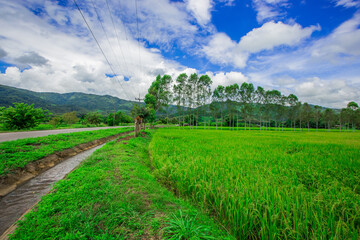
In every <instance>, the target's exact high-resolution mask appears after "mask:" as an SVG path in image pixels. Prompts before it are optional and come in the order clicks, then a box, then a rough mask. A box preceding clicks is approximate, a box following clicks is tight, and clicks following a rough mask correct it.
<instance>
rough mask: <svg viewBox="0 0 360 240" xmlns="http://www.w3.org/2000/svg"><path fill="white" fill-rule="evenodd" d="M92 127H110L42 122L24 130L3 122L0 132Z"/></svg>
mask: <svg viewBox="0 0 360 240" xmlns="http://www.w3.org/2000/svg"><path fill="white" fill-rule="evenodd" d="M133 125H134V124H133V123H123V124H121V126H130V127H131V126H133ZM92 127H108V125H106V124H104V123H101V124H100V125H95V124H81V123H75V124H71V125H69V124H62V125H60V126H57V127H54V126H53V125H51V124H47V123H41V124H40V125H38V126H36V127H33V128H30V129H22V130H12V129H6V128H5V127H4V125H3V124H0V133H2V132H24V131H40V130H54V129H69V128H92Z"/></svg>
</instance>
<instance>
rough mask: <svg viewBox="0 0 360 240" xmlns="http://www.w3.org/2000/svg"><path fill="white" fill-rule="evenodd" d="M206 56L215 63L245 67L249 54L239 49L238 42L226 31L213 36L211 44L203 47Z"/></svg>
mask: <svg viewBox="0 0 360 240" xmlns="http://www.w3.org/2000/svg"><path fill="white" fill-rule="evenodd" d="M203 52H204V53H205V54H206V57H207V58H208V59H209V60H210V61H211V62H213V63H217V64H220V65H235V66H237V67H241V68H242V67H245V66H246V61H247V58H248V54H247V53H245V52H240V51H239V50H238V49H237V43H236V42H234V41H232V40H231V39H230V38H229V36H227V35H226V34H225V33H217V34H215V35H214V36H212V39H211V40H210V42H209V44H208V45H207V46H205V47H204V48H203Z"/></svg>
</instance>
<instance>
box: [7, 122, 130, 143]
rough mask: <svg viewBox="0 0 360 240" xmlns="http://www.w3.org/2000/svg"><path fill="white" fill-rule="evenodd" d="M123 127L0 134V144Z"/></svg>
mask: <svg viewBox="0 0 360 240" xmlns="http://www.w3.org/2000/svg"><path fill="white" fill-rule="evenodd" d="M123 127H128V126H123ZM123 127H94V128H72V129H56V130H43V131H28V132H8V133H0V142H6V141H13V140H17V139H23V138H34V137H44V136H48V135H54V134H59V133H72V132H83V131H94V130H100V129H108V128H123Z"/></svg>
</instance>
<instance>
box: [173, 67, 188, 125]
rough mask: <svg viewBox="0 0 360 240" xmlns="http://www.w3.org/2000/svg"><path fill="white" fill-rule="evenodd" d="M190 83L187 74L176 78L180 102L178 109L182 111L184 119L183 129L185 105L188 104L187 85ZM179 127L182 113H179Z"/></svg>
mask: <svg viewBox="0 0 360 240" xmlns="http://www.w3.org/2000/svg"><path fill="white" fill-rule="evenodd" d="M187 81H188V75H187V74H186V73H182V74H180V75H179V76H178V77H177V78H176V83H177V85H175V86H176V88H177V92H178V95H177V101H178V103H179V104H178V109H179V110H180V109H181V115H182V119H183V128H184V125H185V116H184V115H185V103H186V84H187ZM175 86H174V87H175ZM179 126H180V112H179Z"/></svg>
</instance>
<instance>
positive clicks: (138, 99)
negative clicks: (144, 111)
mask: <svg viewBox="0 0 360 240" xmlns="http://www.w3.org/2000/svg"><path fill="white" fill-rule="evenodd" d="M135 100H137V101H139V103H140V101H142V100H144V98H140V93H139V98H135Z"/></svg>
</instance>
